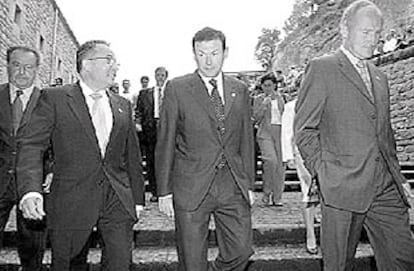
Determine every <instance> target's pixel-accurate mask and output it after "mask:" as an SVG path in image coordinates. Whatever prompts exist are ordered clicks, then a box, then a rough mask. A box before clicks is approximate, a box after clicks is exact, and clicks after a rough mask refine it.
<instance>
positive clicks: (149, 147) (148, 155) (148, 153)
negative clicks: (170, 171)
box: [143, 142, 157, 196]
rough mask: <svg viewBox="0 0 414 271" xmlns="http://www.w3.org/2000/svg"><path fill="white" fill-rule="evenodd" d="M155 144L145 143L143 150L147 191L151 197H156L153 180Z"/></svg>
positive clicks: (155, 183)
mask: <svg viewBox="0 0 414 271" xmlns="http://www.w3.org/2000/svg"><path fill="white" fill-rule="evenodd" d="M155 144H156V143H155V142H147V144H145V146H143V148H144V153H145V161H146V163H147V167H146V168H147V180H148V191H149V192H151V193H152V195H154V196H156V195H157V182H156V180H155V161H154V160H155V157H154V154H155Z"/></svg>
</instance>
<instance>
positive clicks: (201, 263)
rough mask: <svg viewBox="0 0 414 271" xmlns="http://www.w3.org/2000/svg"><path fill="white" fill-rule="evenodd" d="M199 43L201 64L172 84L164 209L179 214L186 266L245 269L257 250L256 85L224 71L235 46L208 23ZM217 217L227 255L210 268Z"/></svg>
mask: <svg viewBox="0 0 414 271" xmlns="http://www.w3.org/2000/svg"><path fill="white" fill-rule="evenodd" d="M192 44H193V53H194V59H195V61H196V63H197V70H196V71H195V72H194V73H190V74H187V75H184V76H181V77H178V78H175V79H173V80H171V81H170V82H169V83H168V84H167V87H166V89H165V98H164V102H163V109H162V110H161V118H160V126H159V132H158V139H157V147H156V152H155V161H156V163H155V165H156V168H155V169H156V175H157V182H158V195H159V207H160V210H161V211H162V212H163V213H165V214H167V215H170V216H171V215H173V214H175V225H176V236H177V247H178V261H179V265H180V270H187V271H195V270H197V271H207V270H233V271H242V270H245V269H246V266H247V264H248V260H249V258H250V255H252V254H253V250H252V224H251V211H250V208H251V205H252V204H253V184H254V152H253V125H252V122H251V111H250V110H249V108H250V106H249V91H248V88H247V86H246V85H245V84H244V83H242V82H241V81H239V80H237V79H233V78H232V77H230V76H226V75H224V74H223V72H222V67H223V63H224V60H225V58H226V57H227V52H228V49H227V46H226V38H225V36H224V34H223V33H222V32H221V31H218V30H215V29H212V28H210V27H206V28H203V29H202V30H200V31H198V32H197V33H196V34H195V35H194V37H193V43H192ZM211 215H213V217H214V222H215V226H216V233H217V243H218V244H219V254H218V257H217V258H216V259H215V261H214V262H213V263H212V264H211V265H210V267H208V262H207V250H208V225H209V221H210V216H211ZM208 268H210V269H208Z"/></svg>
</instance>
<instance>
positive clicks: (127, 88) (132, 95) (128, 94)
mask: <svg viewBox="0 0 414 271" xmlns="http://www.w3.org/2000/svg"><path fill="white" fill-rule="evenodd" d="M122 88H123V90H122V92H121V93H120V94H119V95H121V96H122V97H124V98H125V99H127V100H128V101H129V102H130V103H131V107H132V109H134V108H135V106H136V104H137V99H138V92H136V91H131V81H130V80H129V79H124V80H122Z"/></svg>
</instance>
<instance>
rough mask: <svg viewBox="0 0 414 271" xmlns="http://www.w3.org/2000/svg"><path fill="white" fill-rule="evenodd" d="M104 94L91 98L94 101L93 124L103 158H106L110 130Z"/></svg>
mask: <svg viewBox="0 0 414 271" xmlns="http://www.w3.org/2000/svg"><path fill="white" fill-rule="evenodd" d="M103 94H104V93H100V92H95V93H92V94H90V96H91V98H92V99H93V101H94V103H93V105H92V123H93V126H94V127H95V133H96V137H97V139H98V143H99V148H100V150H101V155H102V157H104V156H105V150H106V145H107V144H108V141H109V129H108V124H107V121H106V115H105V108H104V99H102V98H103Z"/></svg>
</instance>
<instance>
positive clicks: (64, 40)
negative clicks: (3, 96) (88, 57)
mask: <svg viewBox="0 0 414 271" xmlns="http://www.w3.org/2000/svg"><path fill="white" fill-rule="evenodd" d="M15 45H25V46H29V47H33V48H35V49H37V50H38V51H39V53H40V56H41V64H40V69H39V74H38V82H37V85H38V86H39V87H45V86H48V85H51V84H54V82H55V79H56V78H58V77H60V78H62V79H63V83H64V84H66V83H71V82H74V81H75V80H76V79H77V73H76V50H77V48H78V47H79V42H78V41H77V39H76V37H75V35H74V33H73V32H72V30H71V28H70V26H69V24H68V23H67V21H66V19H65V17H64V16H63V14H62V13H61V11H60V9H59V7H58V6H57V4H56V2H55V0H1V1H0V82H1V83H2V82H5V81H7V63H6V50H7V48H8V47H10V46H15Z"/></svg>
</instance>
